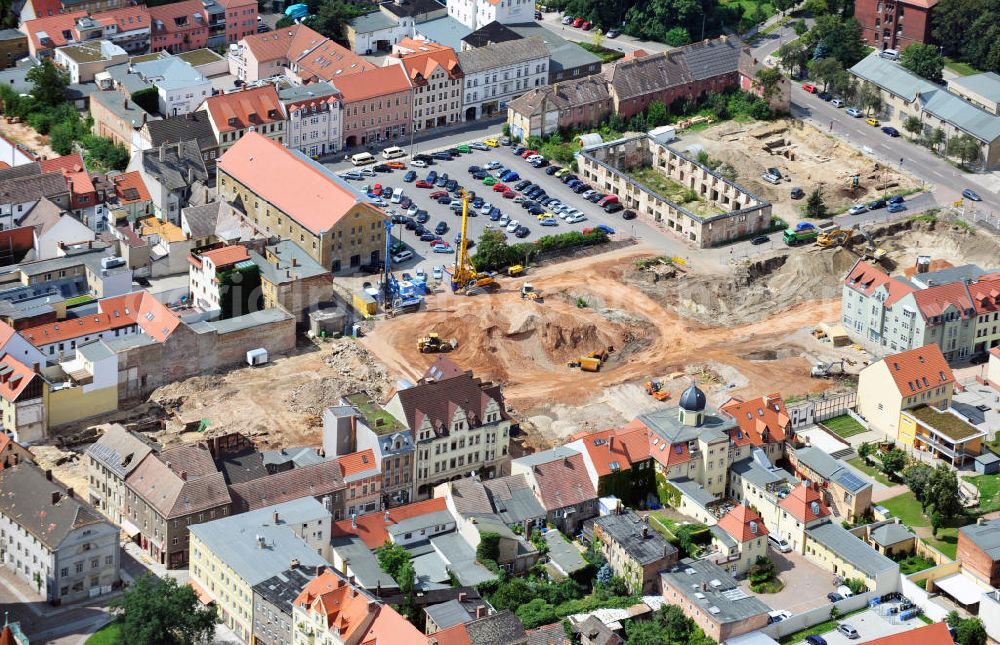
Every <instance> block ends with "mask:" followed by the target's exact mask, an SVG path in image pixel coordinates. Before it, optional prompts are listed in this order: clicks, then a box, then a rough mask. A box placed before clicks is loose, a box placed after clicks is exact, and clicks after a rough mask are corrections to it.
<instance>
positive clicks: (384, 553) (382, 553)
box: [375, 540, 410, 582]
mask: <svg viewBox="0 0 1000 645" xmlns="http://www.w3.org/2000/svg"><path fill="white" fill-rule="evenodd" d="M375 558H376V559H377V560H378V566H379V567H380V568H381V569H382V571H385V572H386V573H388V574H389V575H390V576H392V577H393V578H396V576H398V575H399V574H400V571H401V570H402V568H403V565H405V564H406V563H408V562H409V561H410V552H409V551H407V550H406V549H404V548H403V547H402V546H401V545H399V544H394V543H392V542H389V541H388V540H386V542H385V545H384V546H380V547H379V548H377V549H375ZM396 582H399V580H398V579H397V580H396Z"/></svg>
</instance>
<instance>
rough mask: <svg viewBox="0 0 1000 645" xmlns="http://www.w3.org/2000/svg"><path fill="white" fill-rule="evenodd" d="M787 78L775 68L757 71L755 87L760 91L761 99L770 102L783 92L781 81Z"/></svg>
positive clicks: (763, 68)
mask: <svg viewBox="0 0 1000 645" xmlns="http://www.w3.org/2000/svg"><path fill="white" fill-rule="evenodd" d="M784 78H785V77H784V76H782V75H781V72H780V71H778V70H777V69H776V68H774V67H762V68H761V69H759V70H757V74H756V78H754V81H753V84H754V87H755V88H757V89H758V90H759V91H760V95H761V98H763V99H764V100H765V101H768V102H770V101H771V99H773V98H774V97H775V96H777V95H778V92H779V91H781V81H782V80H783V79H784Z"/></svg>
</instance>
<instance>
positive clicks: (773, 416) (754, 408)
mask: <svg viewBox="0 0 1000 645" xmlns="http://www.w3.org/2000/svg"><path fill="white" fill-rule="evenodd" d="M719 409H720V410H722V411H723V412H725V413H726V414H728V415H729V416H731V417H733V418H734V419H736V423H737V425H738V426H739V428H737V429H733V430H731V431H730V433H729V435H730V439H731V440H732V441H733V443H734V444H735V445H737V446H744V445H746V444H748V443H749V444H751V445H753V446H758V447H759V446H762V445H764V444H765V443H767V442H778V443H780V442H782V441H785V439H787V438H788V434H787V431H789V430H791V419H789V417H788V412H787V411H786V410H785V402H784V400H782V398H781V395H780V394H768V395H766V396H759V397H757V398H756V399H751V400H749V401H741V400H740V399H737V398H735V397H734V398H731V399H729V400H728V401H726V402H725V403H723V404H722V406H721V407H720V408H719ZM765 431H766V433H767V441H765V440H764V433H765Z"/></svg>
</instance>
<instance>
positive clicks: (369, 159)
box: [351, 152, 375, 166]
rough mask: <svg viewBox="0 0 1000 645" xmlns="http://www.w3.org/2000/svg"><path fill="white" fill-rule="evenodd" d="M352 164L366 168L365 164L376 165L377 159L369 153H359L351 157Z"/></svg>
mask: <svg viewBox="0 0 1000 645" xmlns="http://www.w3.org/2000/svg"><path fill="white" fill-rule="evenodd" d="M351 163H352V164H354V165H355V166H364V165H365V164H370V163H375V157H373V156H372V155H371V153H369V152H359V153H358V154H356V155H353V156H352V157H351Z"/></svg>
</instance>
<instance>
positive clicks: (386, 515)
mask: <svg viewBox="0 0 1000 645" xmlns="http://www.w3.org/2000/svg"><path fill="white" fill-rule="evenodd" d="M385 521H386V522H387V523H388V521H389V509H385Z"/></svg>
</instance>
